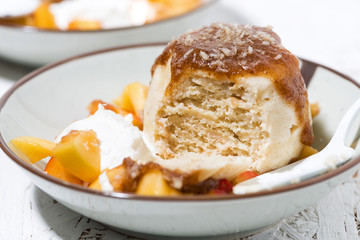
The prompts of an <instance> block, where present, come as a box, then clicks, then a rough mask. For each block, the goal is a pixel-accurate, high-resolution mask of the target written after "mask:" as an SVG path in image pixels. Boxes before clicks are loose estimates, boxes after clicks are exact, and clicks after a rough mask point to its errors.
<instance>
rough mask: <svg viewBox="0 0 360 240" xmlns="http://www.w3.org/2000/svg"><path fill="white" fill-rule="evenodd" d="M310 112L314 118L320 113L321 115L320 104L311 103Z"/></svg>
mask: <svg viewBox="0 0 360 240" xmlns="http://www.w3.org/2000/svg"><path fill="white" fill-rule="evenodd" d="M310 112H311V117H312V118H314V117H316V116H317V115H318V114H319V113H320V106H319V103H317V102H316V103H311V104H310Z"/></svg>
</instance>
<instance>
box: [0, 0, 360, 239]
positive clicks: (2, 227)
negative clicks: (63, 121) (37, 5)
mask: <svg viewBox="0 0 360 240" xmlns="http://www.w3.org/2000/svg"><path fill="white" fill-rule="evenodd" d="M211 21H231V22H240V23H251V24H259V25H272V26H273V27H274V30H275V31H276V32H277V33H278V34H279V35H280V36H281V37H282V39H283V43H284V45H285V46H286V47H287V48H288V49H289V50H291V51H292V52H294V53H295V54H297V55H299V56H302V57H305V58H308V59H312V60H315V61H317V62H320V63H323V64H326V65H328V66H331V67H334V68H336V69H338V70H340V71H342V72H344V73H346V74H348V75H350V76H352V77H353V78H355V79H357V80H358V81H359V80H360V1H358V0H344V1H337V0H317V1H311V0H306V1H300V0H293V1H286V0H272V1H268V0H220V3H219V4H218V5H217V6H216V8H214V10H212V12H211V13H210V14H209V15H208V16H207V18H206V19H204V22H203V23H208V22H211ZM203 23H197V25H199V24H203ZM0 37H1V36H0ZM31 70H32V69H31V68H28V67H24V66H19V65H16V64H12V63H8V62H6V61H4V60H0V95H2V94H3V93H4V92H5V91H6V90H7V89H8V88H9V87H10V86H11V85H12V84H13V83H14V82H15V81H16V80H18V79H19V78H20V77H22V76H23V75H25V74H26V73H28V72H30V71H31ZM3 155H4V153H3V152H0V239H137V238H134V237H130V236H126V235H123V234H120V233H117V232H114V231H112V230H110V229H109V228H107V227H105V226H103V225H101V224H99V223H97V222H95V221H92V220H90V219H88V218H86V217H82V216H81V215H79V214H77V213H75V212H73V211H71V210H69V209H67V208H65V207H64V206H62V205H61V204H59V203H57V202H56V201H54V200H53V199H51V198H50V197H49V196H47V195H46V194H44V193H43V192H42V191H40V190H39V189H38V188H36V187H35V186H34V185H33V184H32V183H31V182H29V180H28V178H27V177H26V176H25V175H24V174H23V173H22V172H21V171H20V170H19V169H18V168H17V166H15V164H13V163H12V162H10V161H8V160H7V159H6V158H5V157H4V156H3ZM358 212H359V213H358ZM358 214H359V219H358ZM259 217H261V216H259ZM359 236H360V174H359V175H358V176H353V177H352V178H350V179H348V180H347V181H346V182H345V183H344V184H342V185H341V186H340V187H338V188H337V189H336V190H335V191H334V192H332V193H331V194H329V195H328V196H324V198H323V199H322V200H321V201H320V202H318V203H317V204H315V205H314V206H310V207H309V208H308V209H306V210H304V211H302V212H300V213H298V214H297V215H295V216H292V217H289V218H288V219H285V220H283V221H282V222H280V223H278V224H277V225H276V226H273V227H270V228H269V229H267V230H265V231H263V232H261V233H258V234H255V235H253V236H250V237H249V238H247V239H324V240H327V239H359ZM144 238H145V239H146V237H142V239H144ZM222 239H236V237H234V236H232V237H225V238H222Z"/></svg>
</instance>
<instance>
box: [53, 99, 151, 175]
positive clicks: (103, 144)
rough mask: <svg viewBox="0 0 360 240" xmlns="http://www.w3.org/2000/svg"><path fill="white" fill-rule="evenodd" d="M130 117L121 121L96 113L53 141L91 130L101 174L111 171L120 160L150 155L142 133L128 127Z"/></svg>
mask: <svg viewBox="0 0 360 240" xmlns="http://www.w3.org/2000/svg"><path fill="white" fill-rule="evenodd" d="M132 120H133V118H132V115H131V114H129V115H126V116H125V117H123V116H121V115H120V114H116V113H114V112H113V111H110V110H105V109H104V108H103V106H102V105H99V110H98V111H97V112H96V113H95V114H94V115H91V116H89V117H87V118H85V119H82V120H78V121H75V122H73V123H72V124H70V125H69V126H68V127H66V128H65V129H64V130H63V131H62V132H61V133H60V134H59V136H58V137H57V138H56V142H60V140H61V138H62V137H63V136H65V135H66V134H68V133H69V132H70V131H71V130H93V131H95V132H96V135H97V138H98V139H99V142H100V158H101V160H100V161H101V164H100V165H101V170H102V171H103V170H105V169H112V168H114V167H116V166H119V165H120V164H122V162H123V159H124V158H127V157H130V158H131V159H133V160H139V159H142V158H149V157H151V154H150V153H149V150H148V148H147V146H146V144H145V143H144V140H143V133H142V132H141V131H140V130H139V129H138V128H137V127H135V126H134V125H133V124H132Z"/></svg>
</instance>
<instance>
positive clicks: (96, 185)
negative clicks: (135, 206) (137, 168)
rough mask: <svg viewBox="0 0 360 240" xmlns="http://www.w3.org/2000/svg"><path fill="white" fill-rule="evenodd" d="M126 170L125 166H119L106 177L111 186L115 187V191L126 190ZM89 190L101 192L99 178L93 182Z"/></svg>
mask: <svg viewBox="0 0 360 240" xmlns="http://www.w3.org/2000/svg"><path fill="white" fill-rule="evenodd" d="M125 171H126V169H125V167H124V166H123V165H119V166H117V167H115V168H113V169H110V170H107V171H106V175H107V177H108V178H109V182H110V184H111V185H112V186H113V188H114V191H118V192H121V191H122V190H123V189H124V184H125V181H126V172H125ZM89 188H91V189H94V190H99V191H100V190H101V184H100V182H99V178H97V179H96V180H95V181H94V182H92V183H91V184H90V186H89Z"/></svg>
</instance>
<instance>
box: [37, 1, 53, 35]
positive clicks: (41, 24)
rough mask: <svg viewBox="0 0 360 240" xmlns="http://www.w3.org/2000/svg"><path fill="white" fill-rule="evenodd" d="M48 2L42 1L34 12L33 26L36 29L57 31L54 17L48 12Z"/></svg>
mask: <svg viewBox="0 0 360 240" xmlns="http://www.w3.org/2000/svg"><path fill="white" fill-rule="evenodd" d="M49 6H50V2H46V1H44V2H43V3H41V4H40V5H39V7H38V8H37V9H36V10H35V11H34V25H35V26H36V27H38V28H45V29H57V27H56V24H55V20H54V16H53V15H52V14H51V12H50V10H49Z"/></svg>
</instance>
